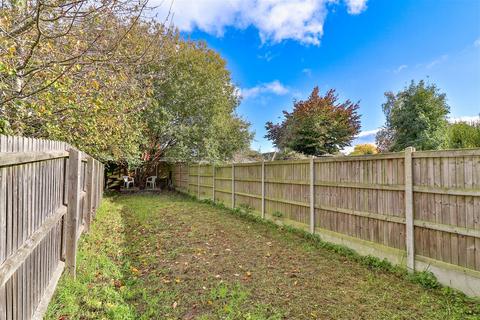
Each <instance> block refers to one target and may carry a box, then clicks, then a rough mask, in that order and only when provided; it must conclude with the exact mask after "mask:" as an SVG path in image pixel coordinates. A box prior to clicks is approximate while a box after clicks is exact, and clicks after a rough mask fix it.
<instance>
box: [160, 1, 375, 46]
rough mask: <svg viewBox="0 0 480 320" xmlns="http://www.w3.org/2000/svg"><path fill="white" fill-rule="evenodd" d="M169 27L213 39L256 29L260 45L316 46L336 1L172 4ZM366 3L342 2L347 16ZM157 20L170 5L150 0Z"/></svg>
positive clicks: (189, 2)
mask: <svg viewBox="0 0 480 320" xmlns="http://www.w3.org/2000/svg"><path fill="white" fill-rule="evenodd" d="M172 1H173V4H172V13H173V23H174V25H175V26H177V27H178V28H179V29H180V30H181V31H192V30H194V29H200V30H202V31H204V32H207V33H210V34H214V35H217V36H221V35H223V33H224V32H225V29H226V28H227V27H234V28H238V29H245V28H247V27H249V26H253V27H255V28H257V29H258V32H259V35H260V38H261V40H262V42H263V43H265V42H272V43H278V42H281V41H283V40H287V39H291V40H295V41H299V42H301V43H303V44H313V45H319V44H320V39H321V37H322V35H323V24H324V22H325V18H326V16H327V13H328V8H327V5H328V4H332V5H335V4H337V3H338V0H242V1H240V0H196V1H195V0H172ZM366 2H367V1H366V0H345V3H346V6H347V10H348V12H349V13H350V14H358V13H360V12H362V11H363V10H365V9H366ZM151 4H152V5H158V8H157V9H156V10H157V11H158V12H159V16H160V18H162V17H166V16H167V13H168V11H169V7H170V1H165V0H151Z"/></svg>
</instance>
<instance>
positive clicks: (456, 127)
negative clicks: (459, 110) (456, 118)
mask: <svg viewBox="0 0 480 320" xmlns="http://www.w3.org/2000/svg"><path fill="white" fill-rule="evenodd" d="M447 142H448V147H449V148H452V149H464V148H480V120H477V121H472V122H466V121H461V122H456V123H452V124H450V125H449V126H448V131H447Z"/></svg>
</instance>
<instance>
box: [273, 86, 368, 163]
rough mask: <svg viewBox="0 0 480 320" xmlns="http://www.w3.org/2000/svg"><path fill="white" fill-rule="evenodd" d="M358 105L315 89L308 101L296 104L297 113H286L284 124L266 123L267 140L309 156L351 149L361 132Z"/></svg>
mask: <svg viewBox="0 0 480 320" xmlns="http://www.w3.org/2000/svg"><path fill="white" fill-rule="evenodd" d="M358 108H359V104H358V103H353V102H351V101H350V100H346V101H344V102H339V101H338V95H337V94H336V93H335V90H333V89H331V90H329V91H327V93H326V94H325V95H324V96H321V95H320V93H319V89H318V87H315V88H314V89H313V91H312V93H311V95H310V97H309V98H308V99H307V100H304V101H295V102H294V104H293V111H292V112H287V111H283V114H284V120H283V121H282V122H281V123H278V124H273V123H272V122H267V123H266V129H267V135H266V136H265V137H266V138H268V139H270V140H271V141H273V143H274V145H275V146H276V147H277V148H279V149H281V150H285V149H287V150H288V149H290V150H293V151H297V152H301V153H304V154H307V155H315V156H320V155H324V154H334V153H336V152H338V151H339V150H340V149H343V148H344V147H346V146H349V145H350V144H351V142H352V140H353V138H354V137H355V136H356V135H357V134H358V133H359V131H360V115H359V114H358V113H357V110H358Z"/></svg>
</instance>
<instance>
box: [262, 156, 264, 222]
mask: <svg viewBox="0 0 480 320" xmlns="http://www.w3.org/2000/svg"><path fill="white" fill-rule="evenodd" d="M262 218H264V219H265V160H262Z"/></svg>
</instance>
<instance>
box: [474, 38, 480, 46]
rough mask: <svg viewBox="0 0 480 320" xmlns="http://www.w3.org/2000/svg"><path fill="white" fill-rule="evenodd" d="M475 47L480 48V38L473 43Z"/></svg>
mask: <svg viewBox="0 0 480 320" xmlns="http://www.w3.org/2000/svg"><path fill="white" fill-rule="evenodd" d="M473 46H474V47H476V48H480V38H478V39H477V40H475V41H474V42H473Z"/></svg>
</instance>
